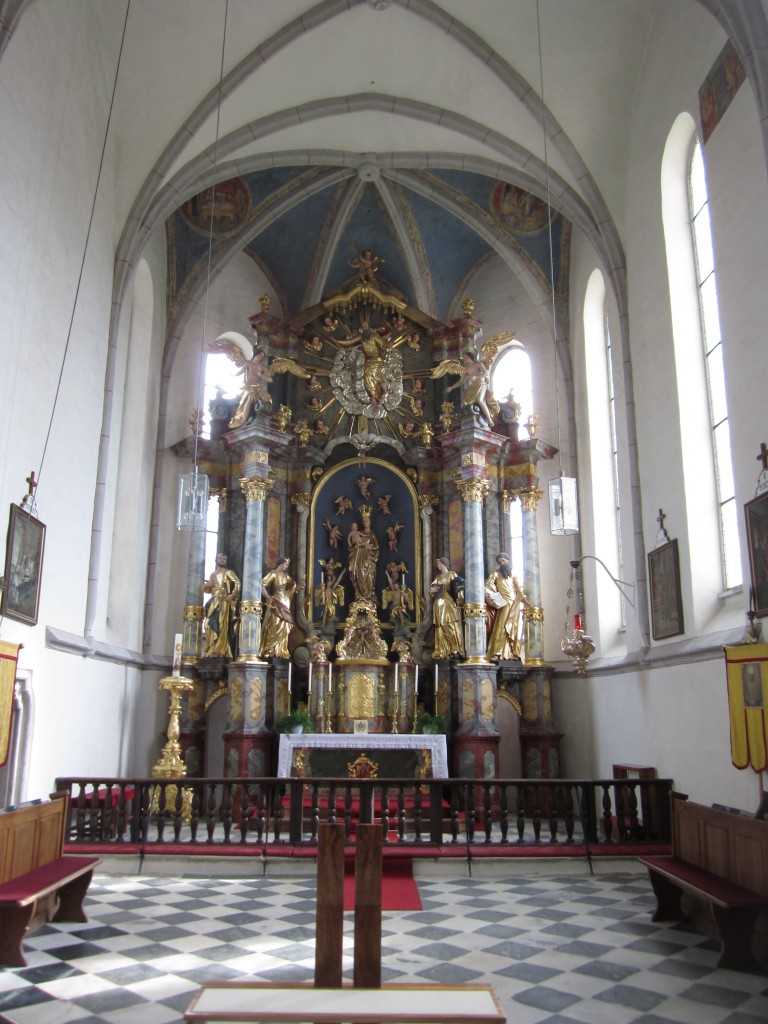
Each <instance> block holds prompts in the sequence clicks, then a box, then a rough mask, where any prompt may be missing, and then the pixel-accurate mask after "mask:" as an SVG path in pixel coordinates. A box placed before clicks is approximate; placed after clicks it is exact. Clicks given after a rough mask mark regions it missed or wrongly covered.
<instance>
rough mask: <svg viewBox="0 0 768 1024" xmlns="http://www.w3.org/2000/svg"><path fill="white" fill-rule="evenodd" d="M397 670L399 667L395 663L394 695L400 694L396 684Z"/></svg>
mask: <svg viewBox="0 0 768 1024" xmlns="http://www.w3.org/2000/svg"><path fill="white" fill-rule="evenodd" d="M399 668H400V666H399V665H398V663H397V662H395V693H399V692H400V691H399V690H398V684H397V675H398V672H397V670H398V669H399Z"/></svg>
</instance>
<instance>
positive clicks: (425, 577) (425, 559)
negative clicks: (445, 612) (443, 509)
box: [419, 494, 439, 607]
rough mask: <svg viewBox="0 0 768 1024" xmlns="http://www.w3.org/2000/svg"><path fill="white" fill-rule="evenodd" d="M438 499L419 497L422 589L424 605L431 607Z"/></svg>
mask: <svg viewBox="0 0 768 1024" xmlns="http://www.w3.org/2000/svg"><path fill="white" fill-rule="evenodd" d="M438 500H439V499H438V498H436V497H435V496H434V495H433V494H420V495H419V518H420V519H421V587H422V597H423V598H424V603H425V605H426V606H427V607H429V602H430V599H431V598H430V593H429V585H430V581H431V579H432V576H433V567H432V509H433V508H434V507H435V505H437V503H438Z"/></svg>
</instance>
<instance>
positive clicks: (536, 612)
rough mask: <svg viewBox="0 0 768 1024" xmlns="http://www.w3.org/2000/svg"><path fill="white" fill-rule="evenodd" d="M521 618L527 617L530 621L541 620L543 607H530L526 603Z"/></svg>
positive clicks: (542, 619) (542, 618)
mask: <svg viewBox="0 0 768 1024" xmlns="http://www.w3.org/2000/svg"><path fill="white" fill-rule="evenodd" d="M523 618H525V619H529V620H530V621H531V622H543V621H544V609H543V608H532V607H531V606H530V605H526V606H525V607H524V608H523Z"/></svg>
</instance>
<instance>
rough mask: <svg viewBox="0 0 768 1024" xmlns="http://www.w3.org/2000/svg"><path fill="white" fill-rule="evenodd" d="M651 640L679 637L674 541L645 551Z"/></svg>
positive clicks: (679, 595) (679, 598) (679, 605)
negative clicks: (648, 585) (649, 592)
mask: <svg viewBox="0 0 768 1024" xmlns="http://www.w3.org/2000/svg"><path fill="white" fill-rule="evenodd" d="M648 581H649V583H650V587H651V623H652V628H653V639H654V640H664V639H665V638H666V637H668V636H678V635H679V634H680V633H682V632H683V631H684V627H683V595H682V592H681V589H680V558H679V556H678V552H677V541H676V540H671V541H670V542H669V543H668V544H662V546H661V547H659V548H655V549H654V550H653V551H651V552H649V554H648Z"/></svg>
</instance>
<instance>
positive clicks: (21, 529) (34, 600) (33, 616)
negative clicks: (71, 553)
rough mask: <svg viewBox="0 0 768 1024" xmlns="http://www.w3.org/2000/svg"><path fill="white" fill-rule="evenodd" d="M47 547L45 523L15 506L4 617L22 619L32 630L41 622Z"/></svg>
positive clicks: (1, 610) (2, 604) (0, 612)
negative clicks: (39, 610)
mask: <svg viewBox="0 0 768 1024" xmlns="http://www.w3.org/2000/svg"><path fill="white" fill-rule="evenodd" d="M44 546H45V526H44V525H43V523H41V522H40V520H39V519H35V518H34V516H31V515H30V514H29V513H28V512H25V511H24V510H23V509H21V508H19V506H18V505H11V518H10V522H9V524H8V546H7V547H6V551H5V585H4V587H3V591H2V595H1V596H2V600H0V615H7V616H8V618H9V619H18V621H19V622H26V623H28V625H30V626H34V625H35V623H36V622H37V609H38V606H39V604H40V582H41V580H42V577H43V548H44Z"/></svg>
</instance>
